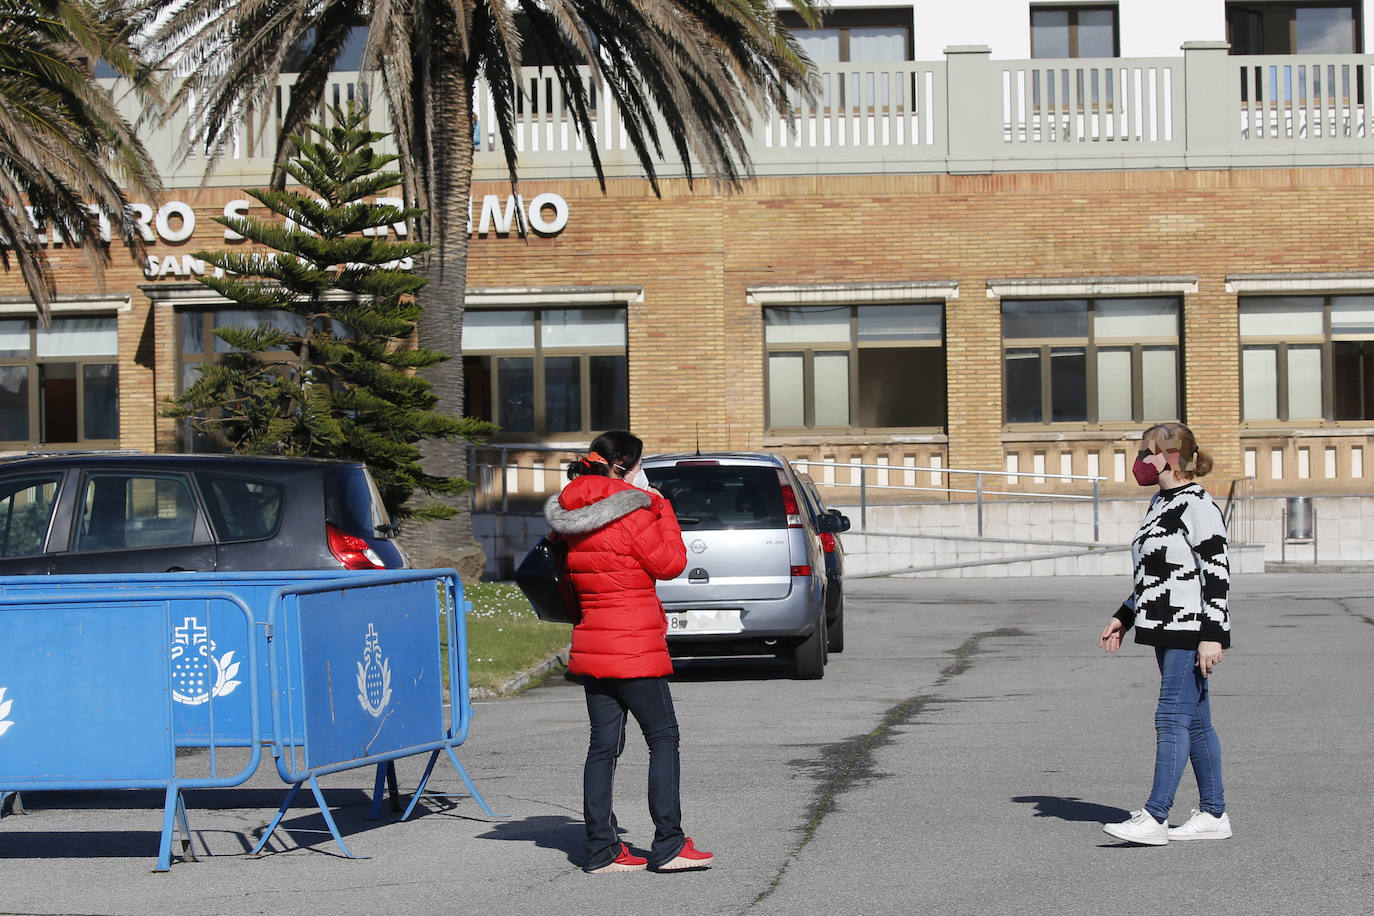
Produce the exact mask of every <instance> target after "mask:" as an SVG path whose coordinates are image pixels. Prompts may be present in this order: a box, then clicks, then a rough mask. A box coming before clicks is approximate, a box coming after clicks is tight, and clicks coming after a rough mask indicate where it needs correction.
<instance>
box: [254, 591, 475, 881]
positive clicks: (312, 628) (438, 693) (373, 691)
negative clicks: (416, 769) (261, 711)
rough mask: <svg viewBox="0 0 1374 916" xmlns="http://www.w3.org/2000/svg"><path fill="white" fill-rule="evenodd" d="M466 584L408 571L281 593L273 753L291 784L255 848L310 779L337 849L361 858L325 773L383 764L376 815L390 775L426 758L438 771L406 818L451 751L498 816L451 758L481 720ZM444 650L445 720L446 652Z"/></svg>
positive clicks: (276, 615)
mask: <svg viewBox="0 0 1374 916" xmlns="http://www.w3.org/2000/svg"><path fill="white" fill-rule="evenodd" d="M457 583H458V579H457V575H456V574H452V575H451V576H450V577H446V578H441V579H429V580H423V581H416V580H415V579H414V577H413V576H410V575H407V574H405V573H389V574H388V573H378V574H374V575H373V576H372V577H371V578H370V579H369V580H368V581H367V582H365V583H362V584H359V585H356V586H353V587H349V588H340V587H339V584H338V583H337V582H318V583H310V584H305V585H293V586H288V587H285V588H282V589H280V590H279V591H278V594H277V598H276V600H275V602H274V605H273V606H274V613H273V620H274V621H275V622H276V626H277V628H278V632H279V634H280V637H281V638H280V639H277V640H274V641H273V643H272V648H271V656H272V660H271V665H270V669H271V672H272V676H273V677H274V678H276V681H274V684H273V694H274V695H275V696H276V697H277V698H278V700H279V703H278V704H277V706H276V708H275V709H274V714H275V715H278V716H279V717H280V718H279V719H278V721H277V722H276V726H275V727H276V729H277V734H278V741H279V743H278V745H277V746H276V747H274V748H273V754H274V756H275V757H276V760H277V771H278V773H279V774H280V775H281V778H282V779H283V780H284V781H286V782H288V783H291V784H292V788H291V791H290V793H288V795H287V797H286V800H285V801H284V802H283V803H282V806H281V808H280V809H279V810H278V811H277V815H276V817H274V818H273V820H272V823H271V824H270V825H269V826H268V829H267V830H266V831H265V832H264V833H263V836H262V838H261V840H259V842H258V845H257V847H256V848H255V849H254V852H257V851H260V850H262V849H263V848H264V847H265V846H266V845H267V842H268V840H269V839H270V838H271V836H272V834H273V832H274V831H275V830H276V828H277V826H278V825H279V824H280V823H281V819H282V817H283V816H284V815H285V813H286V811H287V809H288V808H289V807H290V805H291V802H292V800H293V799H294V797H295V794H296V792H297V791H298V790H299V789H300V788H301V786H302V785H304V784H306V783H309V785H310V789H311V792H312V793H313V794H314V796H315V800H316V803H317V804H318V805H319V809H320V813H321V814H322V815H323V816H324V819H325V823H326V825H328V827H329V830H330V833H331V834H332V835H333V836H334V840H335V842H337V843H338V844H339V848H340V849H341V850H343V852H344V854H345V855H348V856H353V853H352V852H351V851H350V850H349V848H348V845H347V844H346V843H345V842H344V840H343V837H342V836H340V835H339V831H338V828H337V827H336V826H335V824H334V820H333V818H332V817H331V816H330V813H329V808H328V806H327V805H326V804H325V801H324V796H323V793H322V792H321V790H320V787H319V782H318V777H320V776H324V775H326V774H329V773H336V772H338V771H340V770H347V769H354V768H357V767H363V766H368V765H372V764H376V765H377V766H378V772H377V777H378V778H377V788H376V796H375V798H374V814H375V811H376V806H377V804H378V803H379V802H380V795H381V780H382V773H383V770H382V767H383V766H384V765H385V764H387V763H389V762H391V761H395V760H397V759H399V758H402V757H409V756H412V755H415V754H422V753H426V752H428V753H429V754H430V759H429V764H428V766H426V768H425V773H424V776H423V777H421V780H420V784H419V786H418V787H417V788H416V790H415V793H414V795H413V797H412V798H411V802H410V806H409V807H408V808H407V809H406V811H405V813H404V814H403V815H402V816H401V819H402V820H405V819H406V818H408V817H409V816H410V814H411V812H412V811H413V810H414V808H415V804H416V802H417V801H418V800H419V798H420V796H421V795H422V794H423V793H424V789H425V786H426V785H427V783H428V781H429V777H430V774H431V773H432V772H433V768H434V763H435V761H436V760H437V759H438V755H439V754H441V753H444V754H447V756H448V758H449V760H450V761H451V762H452V763H453V766H454V768H455V769H456V770H457V771H458V774H459V776H461V777H462V779H463V782H464V784H465V785H466V786H467V789H468V792H469V794H470V795H471V796H472V798H473V800H474V801H476V802H477V804H478V805H479V806H480V807H481V808H482V810H483V812H485V813H486V815H487V816H488V817H495V816H496V815H495V813H494V812H493V811H492V809H491V807H490V806H488V805H487V802H486V800H485V799H483V798H482V795H481V793H480V792H478V791H477V787H476V786H475V785H474V784H473V782H472V779H471V778H470V777H469V776H468V773H467V770H466V769H464V767H463V765H462V763H460V762H459V760H458V757H457V755H456V754H455V753H454V751H453V748H454V747H456V746H458V745H460V744H462V743H463V741H464V740H465V739H466V737H467V733H468V728H469V726H470V724H471V720H472V703H471V701H470V700H469V698H468V690H467V682H468V677H467V625H466V616H467V614H466V609H467V602H466V601H464V600H463V599H462V597H461V589H460V586H458V584H457ZM441 633H442V634H443V636H444V637H445V638H443V639H442V640H441V638H440V637H441ZM444 643H446V644H447V646H448V662H449V665H448V668H449V675H448V682H447V686H448V692H449V708H448V710H447V716H446V715H445V712H446V711H445V708H444V705H445V704H444V687H445V682H444V679H443V669H442V661H441V658H440V654H439V649H440V646H441V644H444ZM395 672H401V676H400V677H397V676H395ZM445 718H448V719H449V724H448V725H447V726H446V725H445V722H444V720H445Z"/></svg>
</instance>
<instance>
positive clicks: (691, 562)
mask: <svg viewBox="0 0 1374 916" xmlns="http://www.w3.org/2000/svg"><path fill="white" fill-rule="evenodd" d="M644 473H645V474H646V475H647V476H648V478H649V483H650V484H652V485H653V486H654V487H655V488H656V489H658V490H659V491H660V492H661V493H662V494H663V495H664V497H666V498H667V499H668V501H669V502H671V503H672V506H673V510H674V511H675V512H676V513H677V519H678V523H679V524H680V525H681V526H682V539H683V542H684V543H685V544H686V545H687V567H686V568H685V569H684V570H683V571H682V574H681V575H679V576H678V577H677V578H676V579H671V580H668V581H664V582H660V583H658V596H659V598H660V599H661V600H662V601H663V607H664V610H665V611H667V614H668V647H669V649H670V651H672V653H673V654H674V655H760V654H769V655H778V656H781V657H784V658H789V659H791V661H792V664H793V670H794V674H795V676H796V677H798V678H819V677H822V676H824V674H825V664H826V661H827V659H828V655H829V653H828V651H827V647H826V626H825V622H826V621H825V611H826V608H825V604H826V602H825V589H826V571H825V556H824V554H823V552H822V550H821V544H820V539H819V531H818V527H819V528H823V529H824V528H828V527H829V526H831V525H834V526H836V527H838V525H839V524H840V522H839V520H838V519H834V517H833V516H828V515H821V516H818V517H815V518H813V517H812V515H811V513H810V512H809V511H807V509H806V501H805V496H804V495H803V493H802V488H801V484H800V482H799V480H798V478H797V472H796V471H795V470H794V469H793V467H792V466H791V465H790V464H789V463H788V462H787V461H786V460H785V459H784V458H782V457H781V456H780V455H775V454H771V453H764V452H717V453H706V454H682V455H656V456H653V457H650V458H645V459H644Z"/></svg>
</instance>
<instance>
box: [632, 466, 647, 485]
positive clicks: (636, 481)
mask: <svg viewBox="0 0 1374 916" xmlns="http://www.w3.org/2000/svg"><path fill="white" fill-rule="evenodd" d="M630 485H631V486H636V487H639V488H640V489H641V490H647V489H649V475H648V474H645V473H644V469H643V468H640V469H639V470H638V471H635V476H634V477H633V478H631V480H630Z"/></svg>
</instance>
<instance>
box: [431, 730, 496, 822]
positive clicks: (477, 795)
mask: <svg viewBox="0 0 1374 916" xmlns="http://www.w3.org/2000/svg"><path fill="white" fill-rule="evenodd" d="M444 750H445V751H447V752H448V759H449V760H452V761H453V768H454V769H455V770H457V771H458V775H459V776H461V777H463V783H464V784H465V785H466V786H467V787H468V794H470V795H471V796H472V800H473V801H475V802H477V804H478V805H479V806H480V807H481V809H482V810H483V811H485V812H486V814H487V817H504V816H505V815H501V814H497V813H496V812H495V811H493V810H491V806H490V805H488V804H487V800H486V799H485V798H483V797H482V793H481V792H478V791H477V787H476V786H475V785H473V784H472V777H470V776H468V771H467V770H465V769H463V765H462V764H461V763H459V762H458V755H457V754H455V753H453V748H451V747H445V748H444Z"/></svg>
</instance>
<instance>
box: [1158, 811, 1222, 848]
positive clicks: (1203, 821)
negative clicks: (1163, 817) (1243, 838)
mask: <svg viewBox="0 0 1374 916" xmlns="http://www.w3.org/2000/svg"><path fill="white" fill-rule="evenodd" d="M1230 838H1231V818H1230V816H1229V815H1227V813H1226V812H1225V811H1223V812H1222V813H1221V816H1220V817H1217V816H1215V815H1212V814H1208V813H1207V812H1206V811H1199V810H1198V809H1196V808H1194V809H1193V816H1192V817H1190V818H1188V820H1187V821H1185V822H1184V823H1182V824H1179V825H1178V826H1177V827H1170V828H1169V839H1171V840H1227V839H1230Z"/></svg>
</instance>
